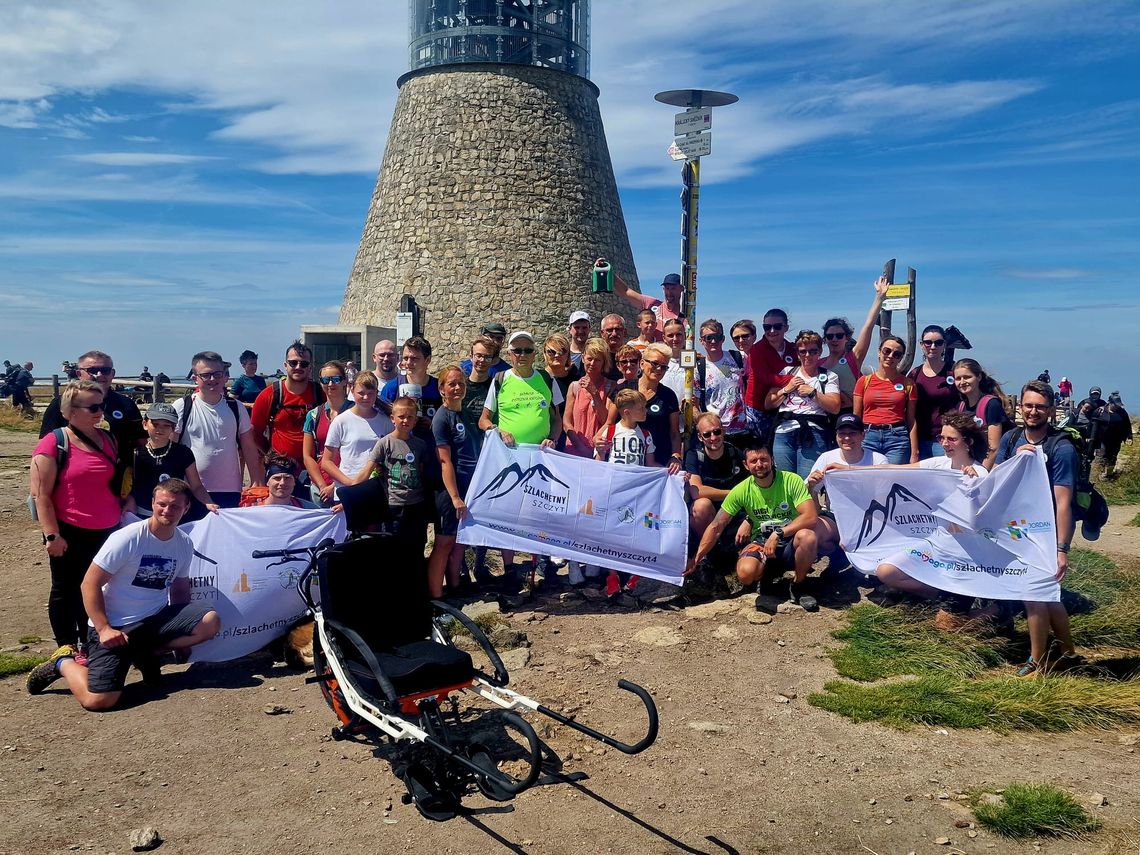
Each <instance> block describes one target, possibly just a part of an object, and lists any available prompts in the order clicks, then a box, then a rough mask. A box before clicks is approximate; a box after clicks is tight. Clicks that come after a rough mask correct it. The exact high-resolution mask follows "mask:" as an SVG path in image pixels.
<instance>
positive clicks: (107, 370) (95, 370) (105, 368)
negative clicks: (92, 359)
mask: <svg viewBox="0 0 1140 855" xmlns="http://www.w3.org/2000/svg"><path fill="white" fill-rule="evenodd" d="M79 370H80V371H86V372H87V373H88V374H114V373H115V369H114V368H112V367H111V366H110V365H92V366H91V367H90V368H80V369H79Z"/></svg>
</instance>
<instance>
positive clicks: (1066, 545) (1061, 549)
mask: <svg viewBox="0 0 1140 855" xmlns="http://www.w3.org/2000/svg"><path fill="white" fill-rule="evenodd" d="M1071 548H1072V544H1069V543H1058V544H1057V551H1058V552H1068V551H1069V549H1071Z"/></svg>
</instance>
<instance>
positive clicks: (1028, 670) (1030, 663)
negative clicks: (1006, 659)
mask: <svg viewBox="0 0 1140 855" xmlns="http://www.w3.org/2000/svg"><path fill="white" fill-rule="evenodd" d="M1037 671H1038V669H1037V662H1036V661H1035V660H1034V659H1033V657H1032V656H1030V657H1029V658H1028V659H1026V660H1025V662H1023V663H1022V665H1021V667H1020V668H1018V669H1017V676H1018V677H1021V678H1025V677H1036V676H1037Z"/></svg>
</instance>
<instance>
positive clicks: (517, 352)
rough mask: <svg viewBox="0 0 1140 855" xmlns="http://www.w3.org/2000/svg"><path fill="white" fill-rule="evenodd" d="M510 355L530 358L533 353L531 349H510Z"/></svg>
mask: <svg viewBox="0 0 1140 855" xmlns="http://www.w3.org/2000/svg"><path fill="white" fill-rule="evenodd" d="M511 353H513V354H514V355H515V356H530V355H531V354H533V353H534V348H533V347H512V348H511Z"/></svg>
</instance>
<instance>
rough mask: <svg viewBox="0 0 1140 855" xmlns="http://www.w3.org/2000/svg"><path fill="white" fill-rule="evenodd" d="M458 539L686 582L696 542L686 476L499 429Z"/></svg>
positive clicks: (487, 447)
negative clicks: (524, 441) (523, 441)
mask: <svg viewBox="0 0 1140 855" xmlns="http://www.w3.org/2000/svg"><path fill="white" fill-rule="evenodd" d="M466 501H467V508H468V510H469V512H470V513H468V515H467V516H466V517H464V519H463V521H462V522H461V523H460V525H459V542H460V543H463V544H466V545H468V546H490V547H495V548H498V549H513V550H519V551H521V552H531V553H537V554H539V555H552V556H555V557H557V558H565V559H568V560H572V561H582V562H585V563H588V564H597V565H600V566H601V567H605V568H609V569H612V570H625V571H628V572H630V573H636V574H638V575H639V576H649V577H651V578H654V579H659V580H661V581H664V582H672V583H673V584H674V585H679V584H681V574H682V573H683V572H684V569H685V556H686V550H687V548H688V540H689V513H688V509H687V508H686V507H685V498H684V479H683V478H682V477H681V476H680V475H674V476H670V475H669V474H668V473H667V472H666V471H665V470H664V469H657V468H650V467H645V466H614V465H611V464H609V463H600V462H598V461H594V460H587V459H586V458H583V457H575V456H573V455H570V454H562V453H560V452H557V451H553V450H549V449H540V448H539V447H538V446H535V445H520V446H519V447H518V448H508V447H507V446H506V445H504V444H503V441H502V440H501V439H500V438H499V436H498V434H497V433H495V432H491V433H489V434H488V436H487V440H486V442H485V443H484V444H483V451H482V453H481V454H480V455H479V463H478V465H477V466H476V467H475V474H474V476H473V477H472V480H471V487H470V488H469V489H468V491H467V498H466Z"/></svg>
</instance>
